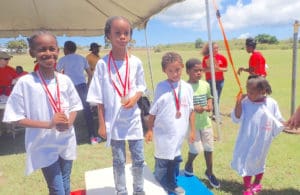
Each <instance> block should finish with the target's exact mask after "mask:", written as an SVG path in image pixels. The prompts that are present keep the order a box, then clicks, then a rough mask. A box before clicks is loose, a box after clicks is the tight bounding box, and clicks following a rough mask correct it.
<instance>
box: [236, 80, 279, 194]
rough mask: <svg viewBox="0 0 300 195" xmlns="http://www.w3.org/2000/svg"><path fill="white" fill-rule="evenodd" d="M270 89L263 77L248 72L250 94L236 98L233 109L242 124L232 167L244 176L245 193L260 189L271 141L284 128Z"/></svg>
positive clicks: (238, 121)
mask: <svg viewBox="0 0 300 195" xmlns="http://www.w3.org/2000/svg"><path fill="white" fill-rule="evenodd" d="M271 93H272V89H271V86H270V84H269V82H268V81H267V80H266V79H265V78H264V77H262V76H249V78H248V81H247V95H240V96H239V97H238V98H237V101H236V105H235V108H234V110H233V112H232V113H231V118H232V120H233V122H235V123H239V124H240V130H239V134H238V137H237V139H236V144H235V149H234V153H233V160H232V162H231V167H232V168H233V169H234V170H236V171H237V172H238V174H239V175H241V176H242V177H243V181H244V195H252V194H253V193H257V192H260V191H261V189H262V185H261V179H262V177H263V174H264V172H265V165H266V158H267V154H268V151H269V148H270V145H271V143H272V141H273V139H274V137H275V136H277V135H278V134H279V133H280V132H281V131H282V130H283V128H284V126H283V124H282V121H283V118H282V116H281V113H280V111H279V107H278V104H277V102H276V101H275V100H274V99H273V98H271V97H269V96H267V95H269V94H271ZM252 176H254V182H253V183H252V184H251V179H252Z"/></svg>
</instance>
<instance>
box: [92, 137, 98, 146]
mask: <svg viewBox="0 0 300 195" xmlns="http://www.w3.org/2000/svg"><path fill="white" fill-rule="evenodd" d="M90 142H91V144H92V145H95V144H98V141H97V138H95V137H91V138H90Z"/></svg>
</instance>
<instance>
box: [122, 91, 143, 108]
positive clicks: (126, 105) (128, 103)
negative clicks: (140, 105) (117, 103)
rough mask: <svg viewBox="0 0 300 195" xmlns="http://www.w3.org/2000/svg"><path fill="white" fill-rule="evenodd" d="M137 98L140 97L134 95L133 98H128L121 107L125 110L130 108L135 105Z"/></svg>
mask: <svg viewBox="0 0 300 195" xmlns="http://www.w3.org/2000/svg"><path fill="white" fill-rule="evenodd" d="M139 98H140V96H139V95H138V94H135V95H134V96H133V97H130V98H128V100H127V101H126V102H125V103H124V104H123V107H124V108H126V109H129V108H132V107H133V106H134V105H135V104H136V103H137V101H138V100H139Z"/></svg>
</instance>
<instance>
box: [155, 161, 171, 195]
mask: <svg viewBox="0 0 300 195" xmlns="http://www.w3.org/2000/svg"><path fill="white" fill-rule="evenodd" d="M169 161H170V160H167V159H161V158H155V167H154V177H155V179H156V180H157V181H158V182H159V183H160V185H161V186H162V187H163V188H164V189H165V190H166V191H167V190H168V189H167V184H168V178H167V170H168V165H169Z"/></svg>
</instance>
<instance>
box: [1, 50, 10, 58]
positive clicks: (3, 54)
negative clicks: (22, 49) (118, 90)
mask: <svg viewBox="0 0 300 195" xmlns="http://www.w3.org/2000/svg"><path fill="white" fill-rule="evenodd" d="M6 58H9V59H10V58H12V56H10V55H8V54H7V53H6V52H4V51H0V59H6Z"/></svg>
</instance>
